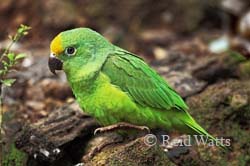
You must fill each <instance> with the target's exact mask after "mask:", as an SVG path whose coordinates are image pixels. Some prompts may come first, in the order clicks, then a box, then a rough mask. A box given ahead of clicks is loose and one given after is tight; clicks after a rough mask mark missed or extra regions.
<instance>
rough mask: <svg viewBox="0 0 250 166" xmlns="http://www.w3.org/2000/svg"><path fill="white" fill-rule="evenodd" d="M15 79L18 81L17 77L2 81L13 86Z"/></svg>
mask: <svg viewBox="0 0 250 166" xmlns="http://www.w3.org/2000/svg"><path fill="white" fill-rule="evenodd" d="M15 81H16V79H6V80H1V82H2V83H3V84H4V85H5V86H11V85H12V84H13V83H14V82H15Z"/></svg>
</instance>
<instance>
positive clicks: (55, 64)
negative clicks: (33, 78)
mask: <svg viewBox="0 0 250 166" xmlns="http://www.w3.org/2000/svg"><path fill="white" fill-rule="evenodd" d="M48 65H49V69H50V71H51V72H52V73H53V74H55V75H56V70H62V66H63V63H62V61H60V60H59V59H57V58H56V57H53V56H50V57H49V62H48Z"/></svg>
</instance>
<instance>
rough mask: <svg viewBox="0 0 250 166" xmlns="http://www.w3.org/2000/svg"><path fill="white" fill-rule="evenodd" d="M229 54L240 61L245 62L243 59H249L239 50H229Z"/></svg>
mask: <svg viewBox="0 0 250 166" xmlns="http://www.w3.org/2000/svg"><path fill="white" fill-rule="evenodd" d="M229 55H230V56H231V57H232V58H234V59H235V60H236V61H238V62H243V61H246V60H247V58H246V57H244V55H242V54H241V53H239V52H237V51H231V52H229Z"/></svg>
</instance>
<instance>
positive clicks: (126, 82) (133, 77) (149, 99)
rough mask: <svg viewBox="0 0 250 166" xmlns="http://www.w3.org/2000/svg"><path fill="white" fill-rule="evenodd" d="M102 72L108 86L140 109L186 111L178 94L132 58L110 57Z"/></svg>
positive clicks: (126, 55) (123, 54)
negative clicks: (128, 97)
mask: <svg viewBox="0 0 250 166" xmlns="http://www.w3.org/2000/svg"><path fill="white" fill-rule="evenodd" d="M102 72H103V73H104V74H106V75H107V76H108V77H109V78H110V80H111V83H112V84H114V85H116V86H118V87H119V88H120V89H121V90H122V91H124V92H126V93H127V94H128V95H129V96H130V97H131V98H132V99H133V100H134V101H135V102H136V103H138V104H139V105H141V106H144V107H153V108H157V109H162V110H169V109H171V108H177V109H179V110H187V109H188V107H187V105H186V104H185V102H184V101H183V100H182V98H181V97H180V96H179V95H178V93H177V92H176V91H175V90H173V89H172V88H171V87H170V86H169V85H168V83H167V82H166V81H165V80H164V79H163V78H162V77H161V76H160V75H158V74H157V73H156V72H155V71H154V70H153V69H151V68H150V67H149V66H148V65H147V64H146V63H145V62H144V61H143V60H142V59H141V58H139V57H137V56H136V55H134V54H131V53H129V52H126V51H123V50H118V51H117V52H115V53H114V54H110V55H109V56H108V58H107V60H106V62H105V63H104V65H103V67H102Z"/></svg>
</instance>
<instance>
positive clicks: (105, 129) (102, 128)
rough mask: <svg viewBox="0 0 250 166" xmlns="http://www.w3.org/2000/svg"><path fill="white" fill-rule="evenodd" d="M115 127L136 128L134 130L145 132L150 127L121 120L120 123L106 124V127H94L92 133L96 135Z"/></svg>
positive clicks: (148, 130)
mask: <svg viewBox="0 0 250 166" xmlns="http://www.w3.org/2000/svg"><path fill="white" fill-rule="evenodd" d="M116 129H136V130H141V131H145V130H146V131H147V133H150V129H149V128H148V127H147V126H136V125H133V124H130V123H125V122H121V123H117V124H113V125H110V126H106V127H100V128H97V129H95V131H94V135H96V134H97V133H103V132H107V131H114V130H116Z"/></svg>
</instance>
